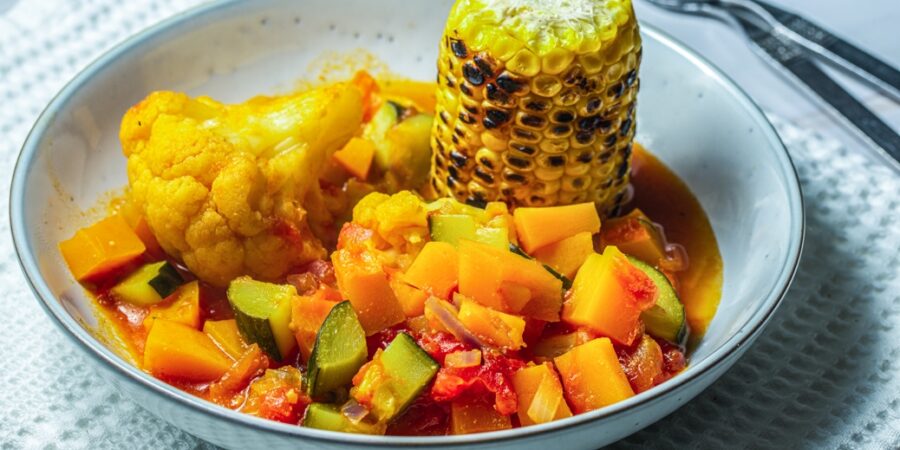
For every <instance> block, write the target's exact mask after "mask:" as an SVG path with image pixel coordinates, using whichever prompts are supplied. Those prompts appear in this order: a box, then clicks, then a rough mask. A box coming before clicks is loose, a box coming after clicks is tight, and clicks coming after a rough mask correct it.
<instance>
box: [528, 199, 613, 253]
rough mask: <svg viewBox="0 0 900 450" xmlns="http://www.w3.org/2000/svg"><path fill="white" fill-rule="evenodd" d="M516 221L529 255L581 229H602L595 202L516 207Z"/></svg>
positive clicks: (594, 230) (581, 230)
mask: <svg viewBox="0 0 900 450" xmlns="http://www.w3.org/2000/svg"><path fill="white" fill-rule="evenodd" d="M513 220H514V222H515V224H516V235H517V236H518V238H519V244H520V245H521V246H522V248H523V249H524V250H525V251H526V252H528V253H529V254H530V253H531V252H533V251H535V250H537V249H539V248H541V247H543V246H545V245H548V244H552V243H554V242H557V241H561V240H563V239H565V238H567V237H570V236H574V235H576V234H578V233H581V232H585V231H587V232H589V233H591V234H595V233H597V232H599V231H600V216H599V215H598V214H597V207H596V206H594V203H579V204H576V205H566V206H551V207H541V208H516V210H515V211H514V212H513Z"/></svg>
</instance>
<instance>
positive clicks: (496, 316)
mask: <svg viewBox="0 0 900 450" xmlns="http://www.w3.org/2000/svg"><path fill="white" fill-rule="evenodd" d="M459 321H460V322H462V324H463V326H465V327H466V329H468V330H469V331H471V332H472V333H473V334H475V335H476V336H478V337H479V338H481V339H484V340H486V341H487V342H488V343H489V344H491V345H493V346H496V347H502V348H508V349H512V350H516V349H519V348H522V346H523V345H525V342H524V341H523V339H522V334H523V333H524V332H525V319H523V318H521V317H519V316H514V315H512V314H506V313H502V312H499V311H494V310H493V309H490V308H486V307H484V306H481V305H479V304H478V303H476V302H475V301H473V300H471V299H468V298H462V299H461V302H460V306H459Z"/></svg>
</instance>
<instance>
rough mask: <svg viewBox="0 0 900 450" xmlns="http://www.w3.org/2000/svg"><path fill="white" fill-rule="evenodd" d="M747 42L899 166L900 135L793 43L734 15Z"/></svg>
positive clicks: (775, 32) (776, 33)
mask: <svg viewBox="0 0 900 450" xmlns="http://www.w3.org/2000/svg"><path fill="white" fill-rule="evenodd" d="M735 19H736V20H737V22H738V24H739V25H740V26H741V27H742V28H743V29H744V31H745V32H746V33H747V36H748V37H749V38H750V40H751V41H752V42H753V43H754V44H755V45H756V46H757V48H758V49H759V50H761V51H762V52H763V53H764V54H765V55H766V56H767V57H768V58H770V59H772V60H774V61H775V62H777V63H778V64H779V65H781V66H782V67H783V68H784V69H785V70H786V71H787V72H788V73H789V74H790V75H792V76H793V77H795V78H796V79H797V80H799V81H800V82H802V83H803V84H805V85H806V86H807V87H808V88H809V89H810V90H811V91H812V92H813V93H815V94H816V95H818V96H819V97H821V98H822V100H824V101H825V102H826V103H827V104H828V105H830V106H831V107H832V108H833V109H834V111H835V112H836V113H838V114H840V115H841V116H843V117H844V118H846V120H847V121H848V122H850V123H851V124H852V125H853V126H854V127H856V128H857V129H858V130H859V131H860V132H862V134H863V135H865V136H866V137H867V138H868V139H870V140H871V141H872V142H873V143H874V144H875V145H877V146H878V147H880V148H882V149H883V150H884V151H885V152H886V153H887V154H888V155H889V156H890V157H892V158H893V159H895V160H896V161H897V162H900V135H898V134H897V133H896V132H895V131H894V130H893V129H892V128H891V127H889V126H888V125H887V124H885V123H884V122H883V121H882V120H881V119H880V118H878V116H876V115H875V114H874V113H873V112H872V111H871V110H869V109H868V108H867V107H866V106H865V105H863V104H862V103H861V102H860V101H859V100H857V99H856V97H854V96H853V95H852V94H850V93H849V92H847V91H846V90H845V89H844V88H843V87H841V85H840V84H838V83H837V82H835V81H834V80H833V79H832V78H831V77H829V76H828V74H826V73H825V72H823V71H822V69H820V68H819V67H818V66H817V65H816V64H815V63H813V62H812V61H811V60H810V59H809V58H808V57H807V56H806V54H805V53H804V52H803V50H802V49H801V48H800V47H799V46H797V45H796V44H795V43H793V41H791V40H790V39H788V38H787V37H785V36H783V35H781V34H780V33H779V32H778V30H777V29H775V28H770V29H764V28H761V27H759V26H758V25H756V24H754V23H753V22H751V21H749V20H747V19H746V18H743V17H741V16H739V15H735Z"/></svg>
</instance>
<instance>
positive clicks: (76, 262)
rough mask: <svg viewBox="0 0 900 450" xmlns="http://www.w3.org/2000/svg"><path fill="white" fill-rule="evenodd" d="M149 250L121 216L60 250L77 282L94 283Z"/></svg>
mask: <svg viewBox="0 0 900 450" xmlns="http://www.w3.org/2000/svg"><path fill="white" fill-rule="evenodd" d="M146 249H147V247H146V246H145V245H144V243H143V242H142V241H141V239H140V238H139V237H138V235H137V234H135V232H134V230H132V229H131V227H129V226H128V223H127V222H125V219H124V218H122V216H120V215H114V216H110V217H107V218H105V219H103V220H101V221H99V222H97V223H95V224H93V225H91V226H89V227H87V228H82V229H80V230H78V231H77V232H75V236H73V237H72V238H71V239H68V240H65V241H62V242H60V243H59V250H60V252H62V255H63V259H65V260H66V264H68V266H69V270H70V271H71V272H72V275H73V276H74V277H75V279H76V280H78V281H91V280H94V279H96V278H98V277H100V276H102V275H105V274H108V273H109V272H111V271H113V270H115V269H118V268H119V267H122V266H123V265H125V264H128V263H129V262H131V261H133V260H134V259H135V258H137V257H138V256H141V254H143V253H144V251H145V250H146Z"/></svg>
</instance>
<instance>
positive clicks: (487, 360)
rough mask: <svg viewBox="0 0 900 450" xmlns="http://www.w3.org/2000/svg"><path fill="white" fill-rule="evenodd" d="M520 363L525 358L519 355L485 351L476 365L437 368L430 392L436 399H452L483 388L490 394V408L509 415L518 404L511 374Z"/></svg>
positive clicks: (522, 362)
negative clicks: (491, 400) (491, 394)
mask: <svg viewBox="0 0 900 450" xmlns="http://www.w3.org/2000/svg"><path fill="white" fill-rule="evenodd" d="M522 367H525V361H523V360H521V359H518V358H512V357H508V356H505V355H500V354H497V353H493V352H485V353H484V354H483V355H482V364H481V365H480V366H477V367H444V368H441V370H439V371H438V373H437V376H436V377H435V380H434V385H433V386H432V389H431V395H432V397H433V398H434V399H435V400H437V401H452V400H454V399H456V398H458V397H460V396H461V395H464V394H468V393H471V394H475V393H478V392H482V391H487V392H490V393H493V394H494V409H496V410H497V412H499V413H500V414H502V415H510V414H513V413H515V412H516V410H517V408H518V398H517V397H516V391H515V389H514V388H513V383H512V376H513V374H514V373H515V372H516V371H517V370H519V369H521V368H522Z"/></svg>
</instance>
